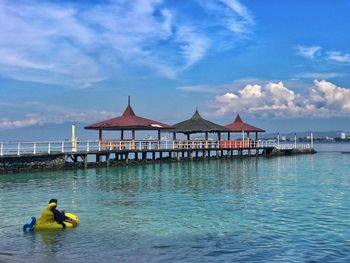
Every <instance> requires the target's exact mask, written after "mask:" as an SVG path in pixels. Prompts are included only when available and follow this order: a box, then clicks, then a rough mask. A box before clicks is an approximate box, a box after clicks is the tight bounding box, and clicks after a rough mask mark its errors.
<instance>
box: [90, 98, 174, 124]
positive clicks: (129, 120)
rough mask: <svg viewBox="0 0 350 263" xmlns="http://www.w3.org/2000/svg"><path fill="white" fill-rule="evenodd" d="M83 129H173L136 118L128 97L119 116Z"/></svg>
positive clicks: (156, 122)
mask: <svg viewBox="0 0 350 263" xmlns="http://www.w3.org/2000/svg"><path fill="white" fill-rule="evenodd" d="M84 128H85V129H88V130H162V129H172V128H173V127H172V126H170V125H167V124H164V123H161V122H158V121H154V120H150V119H146V118H143V117H139V116H136V114H135V113H134V111H133V109H132V107H131V105H130V97H129V100H128V106H127V107H126V109H125V110H124V113H123V114H122V115H121V116H119V117H115V118H112V119H109V120H105V121H101V122H98V123H95V124H91V125H89V126H86V127H84Z"/></svg>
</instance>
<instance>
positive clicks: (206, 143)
mask: <svg viewBox="0 0 350 263" xmlns="http://www.w3.org/2000/svg"><path fill="white" fill-rule="evenodd" d="M208 139H209V136H208V132H205V148H208Z"/></svg>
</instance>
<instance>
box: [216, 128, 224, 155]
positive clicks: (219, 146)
mask: <svg viewBox="0 0 350 263" xmlns="http://www.w3.org/2000/svg"><path fill="white" fill-rule="evenodd" d="M220 141H221V132H218V145H217V148H221V145H220ZM222 153H223V152H222V151H221V154H220V151H216V156H221V155H222Z"/></svg>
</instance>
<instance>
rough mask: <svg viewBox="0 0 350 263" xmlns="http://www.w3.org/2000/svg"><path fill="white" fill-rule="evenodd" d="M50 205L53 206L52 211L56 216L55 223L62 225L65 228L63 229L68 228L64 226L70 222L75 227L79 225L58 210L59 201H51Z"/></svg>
mask: <svg viewBox="0 0 350 263" xmlns="http://www.w3.org/2000/svg"><path fill="white" fill-rule="evenodd" d="M49 205H51V211H52V213H53V215H54V218H55V221H56V222H57V223H59V224H61V225H62V226H63V228H65V227H66V225H65V224H64V222H68V223H71V224H73V226H74V227H75V226H76V225H77V222H76V221H75V220H73V219H71V218H69V217H67V216H66V215H65V213H64V211H59V210H57V209H56V207H57V199H51V200H50V201H49Z"/></svg>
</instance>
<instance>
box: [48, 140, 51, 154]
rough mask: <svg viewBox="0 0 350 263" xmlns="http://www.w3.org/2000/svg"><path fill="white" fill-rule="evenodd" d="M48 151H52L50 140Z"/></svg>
mask: <svg viewBox="0 0 350 263" xmlns="http://www.w3.org/2000/svg"><path fill="white" fill-rule="evenodd" d="M47 153H51V142H49V148H48V149H47Z"/></svg>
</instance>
